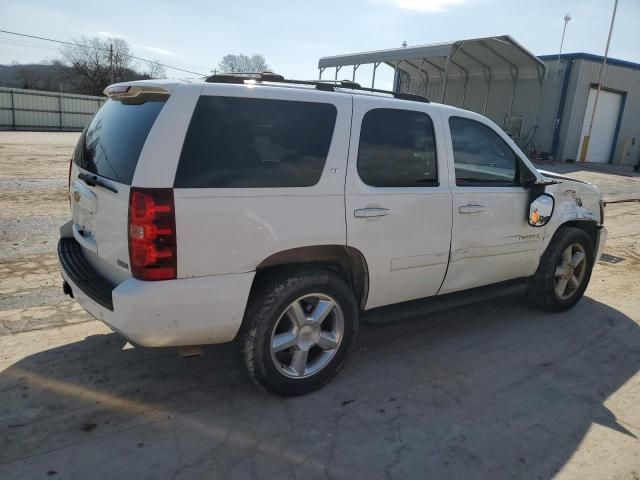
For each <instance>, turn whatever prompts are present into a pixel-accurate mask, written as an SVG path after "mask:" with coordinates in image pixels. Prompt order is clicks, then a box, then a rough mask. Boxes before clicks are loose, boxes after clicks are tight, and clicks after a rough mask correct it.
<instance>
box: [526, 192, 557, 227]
mask: <svg viewBox="0 0 640 480" xmlns="http://www.w3.org/2000/svg"><path fill="white" fill-rule="evenodd" d="M554 205H555V200H554V199H553V197H552V196H551V195H549V194H548V193H543V194H542V195H540V196H539V197H537V198H536V199H534V200H533V201H532V202H531V204H530V205H529V225H531V226H532V227H543V226H545V225H546V224H547V223H548V222H549V220H551V215H552V214H553V207H554Z"/></svg>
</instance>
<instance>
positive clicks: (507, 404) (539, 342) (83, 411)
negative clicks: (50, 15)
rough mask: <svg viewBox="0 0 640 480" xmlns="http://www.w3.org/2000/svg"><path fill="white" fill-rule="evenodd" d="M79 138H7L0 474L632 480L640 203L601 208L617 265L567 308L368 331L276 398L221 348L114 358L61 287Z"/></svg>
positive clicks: (605, 180)
mask: <svg viewBox="0 0 640 480" xmlns="http://www.w3.org/2000/svg"><path fill="white" fill-rule="evenodd" d="M76 138H77V134H53V133H49V134H46V133H38V134H32V133H8V132H0V231H1V235H0V479H3V480H4V479H30V478H45V477H46V478H64V479H113V478H148V479H154V480H155V479H170V478H171V479H188V478H192V479H195V478H229V479H233V478H238V479H246V478H269V479H270V478H275V477H276V476H277V477H279V478H306V479H310V478H329V479H343V478H368V479H378V478H455V479H459V478H487V479H496V478H532V479H538V478H550V477H554V476H557V477H558V478H564V479H585V478H592V479H602V478H612V479H637V478H640V442H639V441H638V436H640V408H639V407H638V404H639V403H640V372H639V370H640V329H639V328H638V322H640V286H639V284H638V281H639V279H640V242H639V238H640V204H638V203H617V204H610V205H609V206H608V207H607V208H606V223H607V225H608V228H609V231H610V239H609V244H608V247H607V253H608V254H610V255H612V256H615V257H619V258H621V259H622V260H621V261H619V262H618V263H606V262H601V263H600V264H598V265H597V266H596V268H595V271H594V274H593V277H592V280H591V284H590V287H589V289H588V291H587V296H586V297H585V298H584V299H583V300H582V301H581V302H580V303H579V304H578V305H577V306H576V307H575V308H574V309H573V310H571V311H569V312H566V313H563V314H549V313H545V312H541V311H539V310H535V309H531V308H529V307H528V306H527V305H526V304H524V302H523V301H522V300H521V299H519V298H509V299H502V300H497V301H491V302H485V303H483V304H478V305H474V306H470V307H464V308H458V309H456V310H452V311H448V312H444V313H440V314H434V315H430V317H429V318H420V319H416V320H413V321H407V322H403V323H400V324H394V325H387V326H379V327H365V328H362V329H361V335H360V337H359V340H358V346H357V349H356V351H355V352H354V354H353V356H352V357H351V359H350V361H349V362H348V363H347V366H346V368H345V369H344V371H343V372H341V374H340V375H339V376H338V377H337V378H336V379H335V380H334V381H333V382H331V383H330V384H329V385H327V386H326V387H325V388H323V389H322V390H320V391H318V392H316V393H313V394H311V395H307V396H304V397H300V398H293V399H282V398H278V397H275V396H271V395H268V394H266V393H264V392H262V391H261V390H259V389H257V387H255V386H254V385H252V384H251V383H250V382H249V380H248V378H247V376H246V375H245V373H244V370H243V366H242V364H241V362H240V361H239V358H238V357H237V355H236V352H235V351H234V348H233V347H232V346H231V345H220V346H211V347H207V348H206V349H205V353H204V355H203V356H202V357H199V358H194V359H188V360H187V359H181V358H179V357H178V356H177V355H176V353H175V350H173V349H123V347H125V342H124V341H123V340H122V339H121V338H120V337H119V336H118V335H116V334H114V333H111V332H110V331H109V330H108V329H107V328H106V327H104V326H103V325H102V324H100V323H99V322H96V321H94V320H92V319H91V318H90V317H89V316H87V314H85V313H84V312H83V311H82V310H81V309H80V308H79V307H78V306H77V305H76V304H75V302H73V301H72V300H70V299H68V298H66V297H64V296H63V295H62V293H61V291H60V290H61V288H60V284H61V281H60V276H59V273H58V271H57V266H56V260H55V253H54V250H55V244H56V239H57V227H58V225H60V224H62V223H63V222H64V221H65V220H66V218H67V217H68V203H67V200H66V198H65V192H66V183H67V168H68V158H69V155H70V153H71V151H72V148H73V144H74V143H75V139H76ZM551 167H557V168H556V169H560V167H562V166H551ZM544 168H549V165H544ZM571 175H575V176H576V177H577V178H580V179H583V180H595V181H596V182H597V183H600V184H601V185H603V190H604V191H605V195H606V196H607V198H609V199H617V200H620V199H625V198H631V197H633V196H635V197H637V196H638V195H639V194H640V179H638V178H633V177H627V176H622V175H617V174H614V175H611V174H607V173H603V172H601V171H597V172H593V171H590V170H586V169H576V170H575V171H573V172H572V173H571Z"/></svg>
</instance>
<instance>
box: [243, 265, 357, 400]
mask: <svg viewBox="0 0 640 480" xmlns="http://www.w3.org/2000/svg"><path fill="white" fill-rule="evenodd" d="M259 282H260V283H259V284H258V285H257V287H256V288H255V291H254V293H253V294H252V297H251V300H250V303H249V306H248V307H247V312H246V314H245V319H244V330H243V335H242V347H243V355H244V361H245V365H246V367H247V371H248V373H249V376H250V377H251V378H252V380H253V381H254V382H255V383H257V384H258V385H260V386H261V387H262V388H264V389H265V390H267V391H269V392H272V393H275V394H278V395H282V396H295V395H303V394H306V393H309V392H311V391H313V390H316V389H318V388H320V387H322V386H323V385H324V384H326V383H327V382H328V381H329V380H331V379H332V378H333V377H334V376H335V375H336V374H337V373H338V371H339V370H340V368H342V366H343V365H344V363H345V361H346V359H347V355H348V353H349V350H350V349H351V346H352V345H353V343H354V340H355V337H356V333H357V330H358V306H357V304H356V301H355V299H354V296H353V293H352V290H351V288H350V287H349V285H348V284H347V283H346V282H345V281H344V280H343V279H342V277H340V276H339V275H337V274H335V273H333V272H331V271H330V270H328V269H323V268H317V267H313V268H308V267H307V268H304V269H288V270H284V271H280V272H277V273H275V274H267V275H265V277H263V278H262V279H260V280H259Z"/></svg>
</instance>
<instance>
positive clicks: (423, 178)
mask: <svg viewBox="0 0 640 480" xmlns="http://www.w3.org/2000/svg"><path fill="white" fill-rule="evenodd" d="M436 159H437V158H436V142H435V135H434V132H433V123H432V122H431V118H429V115H427V114H426V113H422V112H415V111H409V110H394V109H388V108H377V109H374V110H369V111H368V112H367V113H366V114H365V115H364V117H363V119H362V127H361V129H360V146H359V149H358V174H359V175H360V178H361V179H362V181H363V182H364V183H366V184H367V185H370V186H372V187H428V186H433V185H437V184H438V176H437V165H436Z"/></svg>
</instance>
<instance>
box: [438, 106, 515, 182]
mask: <svg viewBox="0 0 640 480" xmlns="http://www.w3.org/2000/svg"><path fill="white" fill-rule="evenodd" d="M449 127H450V129H451V142H452V143H453V160H454V164H455V168H456V184H457V185H461V186H464V185H483V184H499V185H500V184H505V185H513V184H515V183H517V178H518V177H517V175H518V163H519V162H518V157H517V155H516V154H515V153H514V151H513V150H511V148H510V147H509V145H507V143H506V142H505V141H504V140H502V138H500V136H499V135H498V134H497V133H496V132H494V131H493V130H492V129H491V128H489V127H487V126H486V125H483V124H482V123H480V122H476V121H474V120H469V119H467V118H460V117H451V118H450V119H449Z"/></svg>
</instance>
